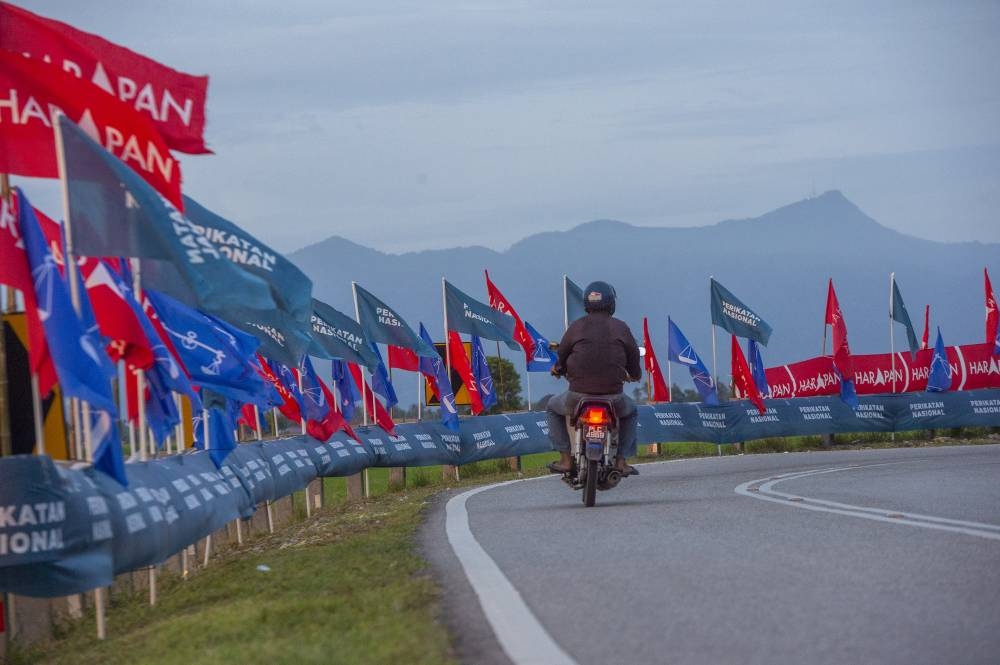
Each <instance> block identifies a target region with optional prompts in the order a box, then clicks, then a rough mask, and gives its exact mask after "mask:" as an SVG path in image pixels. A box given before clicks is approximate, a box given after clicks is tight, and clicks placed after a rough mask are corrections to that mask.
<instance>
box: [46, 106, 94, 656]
mask: <svg viewBox="0 0 1000 665" xmlns="http://www.w3.org/2000/svg"><path fill="white" fill-rule="evenodd" d="M61 115H62V112H60V111H57V112H56V113H55V115H54V118H53V120H54V121H53V123H52V131H53V134H54V135H55V143H56V165H57V167H58V169H59V182H60V185H61V189H62V203H63V217H64V221H63V224H64V225H65V228H66V257H65V263H66V273H67V274H68V275H69V291H70V298H71V299H72V301H73V309H74V310H76V315H77V316H78V317H79V316H80V311H81V308H80V283H79V275H78V274H77V271H76V259H75V258H74V254H73V224H72V221H71V220H72V218H71V215H70V210H69V181H68V180H67V177H66V158H65V153H64V148H63V140H62V132H60V131H59V117H60V116H61ZM82 419H83V446H84V449H85V451H86V461H88V462H93V461H94V450H93V444H92V442H91V439H90V436H91V432H90V405H89V404H88V403H86V402H83V414H82ZM104 611H105V607H104V589H103V588H101V587H98V588H97V589H94V613H95V616H96V618H97V639H99V640H103V639H105V638H106V637H107V627H106V625H105V615H104Z"/></svg>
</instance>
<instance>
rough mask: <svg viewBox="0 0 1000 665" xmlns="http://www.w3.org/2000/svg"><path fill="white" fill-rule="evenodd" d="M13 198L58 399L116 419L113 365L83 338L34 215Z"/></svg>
mask: <svg viewBox="0 0 1000 665" xmlns="http://www.w3.org/2000/svg"><path fill="white" fill-rule="evenodd" d="M16 192H17V212H18V225H19V227H20V229H21V238H22V241H23V242H24V250H25V254H26V255H27V257H28V265H29V266H30V267H31V279H32V281H33V282H34V286H35V297H36V299H37V301H38V318H39V319H40V320H41V322H42V326H43V327H44V329H45V338H46V340H47V341H48V345H49V353H50V355H51V356H52V362H53V364H54V365H55V369H56V375H57V376H58V377H59V384H60V385H61V386H62V390H63V394H64V395H65V396H67V397H77V398H79V399H82V400H83V401H85V402H89V403H90V404H91V405H92V406H93V407H94V408H95V409H100V410H102V411H107V412H109V413H111V414H117V410H116V408H115V398H114V395H113V394H112V392H111V378H112V377H113V376H114V375H115V372H114V365H113V364H112V363H111V360H110V359H109V358H108V356H107V354H106V353H105V352H104V343H103V340H101V339H100V338H99V337H98V336H97V335H95V334H94V333H93V332H88V331H87V329H86V326H85V325H84V323H83V322H82V321H81V320H80V318H78V317H77V314H76V310H75V309H74V307H73V300H72V298H71V297H70V292H69V288H68V287H67V285H66V283H65V282H64V281H63V278H62V275H60V273H59V266H58V265H56V262H55V259H53V258H52V254H51V253H50V252H49V245H48V243H47V242H46V241H45V236H44V235H43V234H42V229H41V227H40V226H39V225H38V218H37V217H35V211H34V210H33V209H32V207H31V203H30V202H29V201H28V199H27V197H26V196H25V195H24V192H22V191H21V190H20V188H18V189H17V190H16ZM68 272H69V271H67V273H68ZM79 284H80V289H79V290H80V291H81V292H82V291H84V288H83V282H82V280H81V281H80V282H79ZM81 302H82V299H81ZM95 327H96V324H95Z"/></svg>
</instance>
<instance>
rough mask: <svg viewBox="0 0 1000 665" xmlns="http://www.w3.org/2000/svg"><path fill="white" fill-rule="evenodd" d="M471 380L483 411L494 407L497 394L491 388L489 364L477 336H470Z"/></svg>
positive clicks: (491, 380) (491, 379)
mask: <svg viewBox="0 0 1000 665" xmlns="http://www.w3.org/2000/svg"><path fill="white" fill-rule="evenodd" d="M471 364H472V380H473V381H474V382H475V384H476V392H478V393H479V399H480V401H481V402H482V403H483V410H488V409H491V408H493V407H494V406H496V403H497V393H496V390H494V387H493V375H492V374H490V364H489V362H488V361H487V359H486V351H484V350H483V342H482V340H481V339H479V338H478V337H477V336H475V335H473V336H472V363H471Z"/></svg>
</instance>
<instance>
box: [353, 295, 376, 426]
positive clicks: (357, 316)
mask: <svg viewBox="0 0 1000 665" xmlns="http://www.w3.org/2000/svg"><path fill="white" fill-rule="evenodd" d="M351 293H352V294H353V295H354V320H355V321H357V322H358V325H360V324H361V310H360V309H359V308H358V283H357V282H355V281H353V280H352V281H351ZM358 369H359V370H361V372H360V374H361V383H362V385H360V386H358V388H360V389H361V409H362V412H363V413H364V424H365V426H366V427H367V426H368V396H367V395H365V386H364V382H365V368H364V367H359V368H358ZM351 380H352V381H353V380H354V377H351ZM374 415H375V414H374V413H373V414H372V417H374Z"/></svg>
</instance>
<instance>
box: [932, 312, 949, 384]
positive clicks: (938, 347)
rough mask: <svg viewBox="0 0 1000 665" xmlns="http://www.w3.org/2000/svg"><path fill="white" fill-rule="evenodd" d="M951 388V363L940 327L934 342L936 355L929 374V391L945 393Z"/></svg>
mask: <svg viewBox="0 0 1000 665" xmlns="http://www.w3.org/2000/svg"><path fill="white" fill-rule="evenodd" d="M950 389H951V365H949V364H948V354H947V353H945V350H944V339H942V338H941V328H938V330H937V341H936V342H935V343H934V356H933V357H932V358H931V366H930V373H928V375H927V392H929V393H943V392H947V391H948V390H950Z"/></svg>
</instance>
